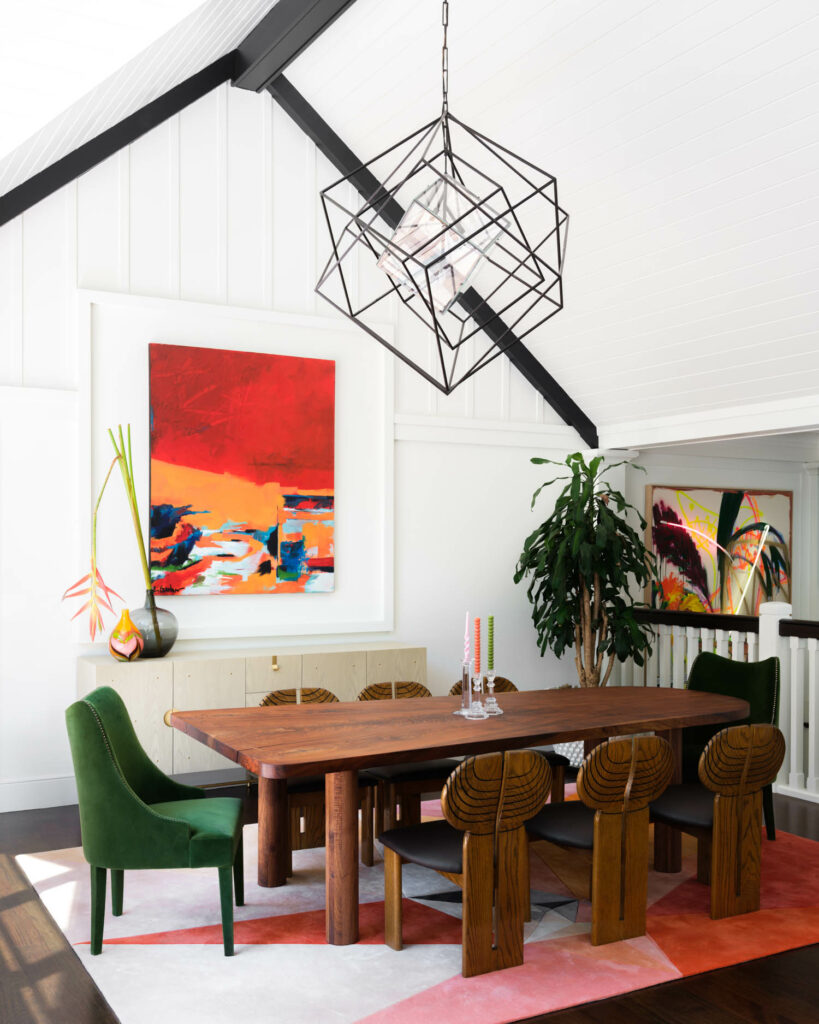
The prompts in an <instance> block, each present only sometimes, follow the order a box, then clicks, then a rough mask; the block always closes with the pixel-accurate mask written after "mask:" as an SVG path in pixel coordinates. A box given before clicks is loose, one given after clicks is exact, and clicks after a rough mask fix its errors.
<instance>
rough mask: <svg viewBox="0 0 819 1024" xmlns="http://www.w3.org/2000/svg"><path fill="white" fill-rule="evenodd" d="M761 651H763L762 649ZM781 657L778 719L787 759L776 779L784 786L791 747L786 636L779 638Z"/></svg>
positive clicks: (789, 664)
mask: <svg viewBox="0 0 819 1024" xmlns="http://www.w3.org/2000/svg"><path fill="white" fill-rule="evenodd" d="M760 653H762V652H761V651H760ZM778 657H779V714H778V716H777V720H778V722H779V728H780V729H781V730H782V732H783V733H784V734H785V744H786V747H787V749H786V751H785V760H784V761H783V762H782V767H781V768H780V769H779V774H778V775H777V777H776V781H777V782H779V783H781V784H782V785H783V786H787V785H788V771H789V761H788V751H789V750H790V747H791V735H790V733H791V648H790V644H789V643H788V638H787V637H786V636H780V637H779V638H778Z"/></svg>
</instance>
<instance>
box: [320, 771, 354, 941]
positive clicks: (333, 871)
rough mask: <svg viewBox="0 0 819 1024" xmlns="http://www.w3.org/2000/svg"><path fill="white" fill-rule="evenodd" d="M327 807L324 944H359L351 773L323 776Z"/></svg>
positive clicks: (352, 775) (352, 781)
mask: <svg viewBox="0 0 819 1024" xmlns="http://www.w3.org/2000/svg"><path fill="white" fill-rule="evenodd" d="M325 803H326V806H327V835H326V846H327V862H326V863H327V866H326V868H325V871H326V886H327V899H326V904H327V941H328V942H329V943H331V944H332V945H334V946H348V945H350V943H352V942H358V776H357V773H356V772H354V771H347V772H332V773H330V774H328V775H327V776H326V777H325Z"/></svg>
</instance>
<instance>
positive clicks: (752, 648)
mask: <svg viewBox="0 0 819 1024" xmlns="http://www.w3.org/2000/svg"><path fill="white" fill-rule="evenodd" d="M745 639H746V641H747V643H748V661H749V662H750V661H757V660H758V659H757V650H756V641H757V635H756V633H754V632H752V631H751V630H750V629H749V630H748V632H747V633H746V635H745Z"/></svg>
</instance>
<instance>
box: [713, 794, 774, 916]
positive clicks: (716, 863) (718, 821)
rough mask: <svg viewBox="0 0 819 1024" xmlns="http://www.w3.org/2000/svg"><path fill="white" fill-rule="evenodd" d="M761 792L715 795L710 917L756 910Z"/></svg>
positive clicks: (757, 899) (760, 838) (760, 846)
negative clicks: (739, 794) (741, 794)
mask: <svg viewBox="0 0 819 1024" xmlns="http://www.w3.org/2000/svg"><path fill="white" fill-rule="evenodd" d="M761 853H762V792H761V791H759V790H758V791H757V792H756V793H752V794H751V795H750V796H746V797H743V798H740V797H736V796H725V795H723V794H721V793H720V794H717V795H716V796H715V798H714V828H713V834H712V840H711V917H712V918H714V919H717V918H721V917H731V916H733V915H734V914H748V913H751V911H754V910H759V881H760V864H759V862H760V857H761Z"/></svg>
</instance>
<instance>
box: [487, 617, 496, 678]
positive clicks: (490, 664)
mask: <svg viewBox="0 0 819 1024" xmlns="http://www.w3.org/2000/svg"><path fill="white" fill-rule="evenodd" d="M486 621H487V622H488V623H489V639H488V643H487V652H486V667H487V670H488V671H489V672H494V671H495V616H494V615H490V616H489V618H488V619H487V620H486Z"/></svg>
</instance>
